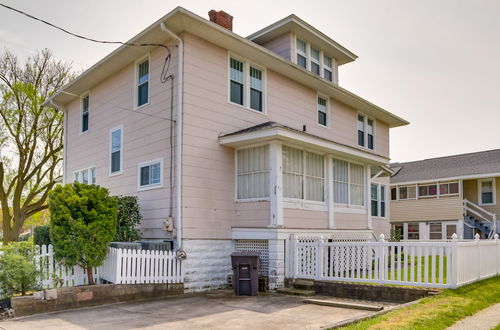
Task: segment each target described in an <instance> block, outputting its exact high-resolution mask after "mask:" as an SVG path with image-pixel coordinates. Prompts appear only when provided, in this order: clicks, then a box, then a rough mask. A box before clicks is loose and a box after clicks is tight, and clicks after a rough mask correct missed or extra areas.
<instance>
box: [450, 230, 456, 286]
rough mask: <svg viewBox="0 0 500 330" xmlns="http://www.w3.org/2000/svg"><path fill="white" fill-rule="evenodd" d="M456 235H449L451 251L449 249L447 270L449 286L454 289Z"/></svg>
mask: <svg viewBox="0 0 500 330" xmlns="http://www.w3.org/2000/svg"><path fill="white" fill-rule="evenodd" d="M457 242H458V236H457V234H456V233H455V234H453V235H452V236H451V243H450V244H451V251H450V258H451V260H450V266H451V267H450V268H449V269H448V271H449V275H448V277H449V286H450V288H452V289H456V288H457V286H458V246H457Z"/></svg>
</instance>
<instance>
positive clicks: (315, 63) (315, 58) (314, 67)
mask: <svg viewBox="0 0 500 330" xmlns="http://www.w3.org/2000/svg"><path fill="white" fill-rule="evenodd" d="M319 58H320V57H319V50H317V49H315V48H312V47H311V72H312V73H314V74H316V75H318V76H319V75H320V65H321V64H320V62H319Z"/></svg>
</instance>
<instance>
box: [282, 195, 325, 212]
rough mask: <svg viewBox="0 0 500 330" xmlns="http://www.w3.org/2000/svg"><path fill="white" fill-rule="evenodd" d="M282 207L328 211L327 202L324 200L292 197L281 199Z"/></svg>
mask: <svg viewBox="0 0 500 330" xmlns="http://www.w3.org/2000/svg"><path fill="white" fill-rule="evenodd" d="M283 208H284V209H298V210H309V211H324V212H326V211H328V204H327V203H326V202H318V201H308V200H302V199H294V198H284V199H283Z"/></svg>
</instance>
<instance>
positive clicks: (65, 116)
mask: <svg viewBox="0 0 500 330" xmlns="http://www.w3.org/2000/svg"><path fill="white" fill-rule="evenodd" d="M48 102H49V103H50V104H51V105H52V106H53V107H54V108H56V109H58V110H60V111H62V113H63V115H64V117H63V184H66V173H67V172H66V165H67V161H66V141H68V139H67V136H68V135H67V134H68V133H67V129H66V128H67V127H68V125H67V123H68V116H67V115H66V111H65V110H64V108H63V106H62V105H60V104H57V103H55V102H54V101H53V100H52V97H49V99H48Z"/></svg>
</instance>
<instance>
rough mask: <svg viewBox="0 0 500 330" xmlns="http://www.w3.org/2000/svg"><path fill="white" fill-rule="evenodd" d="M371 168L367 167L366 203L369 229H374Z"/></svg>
mask: <svg viewBox="0 0 500 330" xmlns="http://www.w3.org/2000/svg"><path fill="white" fill-rule="evenodd" d="M371 177H372V175H371V166H370V165H366V192H365V201H366V221H367V225H368V229H373V224H372V201H371V189H372V186H371V183H372V180H371Z"/></svg>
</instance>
